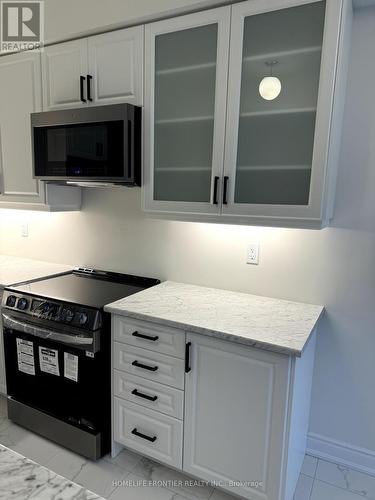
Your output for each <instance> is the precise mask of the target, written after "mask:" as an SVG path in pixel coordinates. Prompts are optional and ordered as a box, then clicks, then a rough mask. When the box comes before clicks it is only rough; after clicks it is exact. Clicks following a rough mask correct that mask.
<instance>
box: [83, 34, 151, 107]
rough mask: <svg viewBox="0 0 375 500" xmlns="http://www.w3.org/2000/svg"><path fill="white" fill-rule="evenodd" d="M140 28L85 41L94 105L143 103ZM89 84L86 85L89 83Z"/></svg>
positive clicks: (141, 36)
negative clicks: (86, 42)
mask: <svg viewBox="0 0 375 500" xmlns="http://www.w3.org/2000/svg"><path fill="white" fill-rule="evenodd" d="M143 29H144V28H143V26H136V27H135V28H128V29H124V30H120V31H114V32H112V33H105V34H103V35H98V36H93V37H90V38H89V39H88V54H89V78H90V76H91V77H92V80H91V89H92V99H93V102H94V104H115V103H121V102H129V103H131V104H135V105H139V106H142V104H143ZM89 84H90V83H89Z"/></svg>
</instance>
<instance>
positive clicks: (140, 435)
mask: <svg viewBox="0 0 375 500" xmlns="http://www.w3.org/2000/svg"><path fill="white" fill-rule="evenodd" d="M132 434H134V436H138V437H140V438H142V439H146V441H151V443H155V441H156V440H157V437H156V436H153V437H151V436H147V435H146V434H142V432H138V431H137V428H135V429H133V430H132Z"/></svg>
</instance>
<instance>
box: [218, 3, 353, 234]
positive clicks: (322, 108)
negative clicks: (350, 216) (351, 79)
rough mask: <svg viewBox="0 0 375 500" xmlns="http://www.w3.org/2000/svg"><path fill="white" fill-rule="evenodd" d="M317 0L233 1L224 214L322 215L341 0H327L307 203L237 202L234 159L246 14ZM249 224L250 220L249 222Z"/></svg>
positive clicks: (316, 218)
mask: <svg viewBox="0 0 375 500" xmlns="http://www.w3.org/2000/svg"><path fill="white" fill-rule="evenodd" d="M315 1H318V0H312V1H311V0H308V1H306V0H267V2H264V1H263V0H250V1H247V2H243V3H239V4H236V5H233V7H232V25H231V47H230V58H229V61H230V63H229V82H228V111H227V134H226V144H225V164H224V175H226V176H228V177H229V186H228V187H229V190H228V204H227V205H223V209H222V213H223V214H226V215H231V216H250V217H251V220H254V221H255V220H256V219H263V220H264V219H266V220H268V221H269V222H268V223H269V224H271V225H272V219H285V220H287V219H292V220H293V219H295V220H298V219H300V220H302V219H308V220H309V221H311V222H314V221H315V222H317V223H320V221H321V220H322V218H323V215H324V214H323V195H324V193H325V192H326V186H325V184H326V175H327V169H328V159H329V147H330V134H331V126H332V114H333V106H334V91H335V79H336V73H337V59H338V52H339V42H340V26H341V19H342V11H343V1H342V0H329V1H327V2H326V15H325V23H324V36H323V46H322V59H321V67H320V80H319V93H318V102H317V114H316V124H315V136H314V150H313V159H312V170H311V182H310V197H309V203H308V205H266V204H247V203H235V201H234V190H235V175H236V162H237V143H238V124H239V112H240V93H241V70H242V49H243V32H244V20H245V18H246V17H248V16H252V15H256V14H261V13H265V12H271V11H275V10H279V9H284V8H289V7H296V6H299V5H303V4H309V3H313V2H315ZM249 222H250V220H249Z"/></svg>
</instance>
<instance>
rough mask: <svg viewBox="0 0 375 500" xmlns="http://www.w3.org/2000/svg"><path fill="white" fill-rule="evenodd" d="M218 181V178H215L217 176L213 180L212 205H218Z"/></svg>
mask: <svg viewBox="0 0 375 500" xmlns="http://www.w3.org/2000/svg"><path fill="white" fill-rule="evenodd" d="M219 179H220V177H219V176H217V175H216V176H215V178H214V199H213V204H214V205H217V204H218V201H217V186H218V184H219Z"/></svg>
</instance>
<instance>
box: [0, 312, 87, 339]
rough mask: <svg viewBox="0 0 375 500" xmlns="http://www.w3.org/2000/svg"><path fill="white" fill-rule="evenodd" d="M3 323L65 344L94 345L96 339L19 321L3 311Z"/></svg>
mask: <svg viewBox="0 0 375 500" xmlns="http://www.w3.org/2000/svg"><path fill="white" fill-rule="evenodd" d="M3 325H4V326H5V328H9V329H11V330H18V331H20V332H23V333H27V334H29V335H33V336H34V337H39V338H42V339H48V340H55V341H56V342H63V343H64V344H70V345H76V346H77V345H79V346H92V344H93V342H94V339H93V338H90V337H80V336H79V335H67V334H65V333H60V332H57V331H55V330H48V329H47V328H40V327H39V326H36V325H33V324H31V323H27V322H25V321H19V320H18V319H16V318H14V317H12V316H10V315H8V314H4V313H3Z"/></svg>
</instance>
